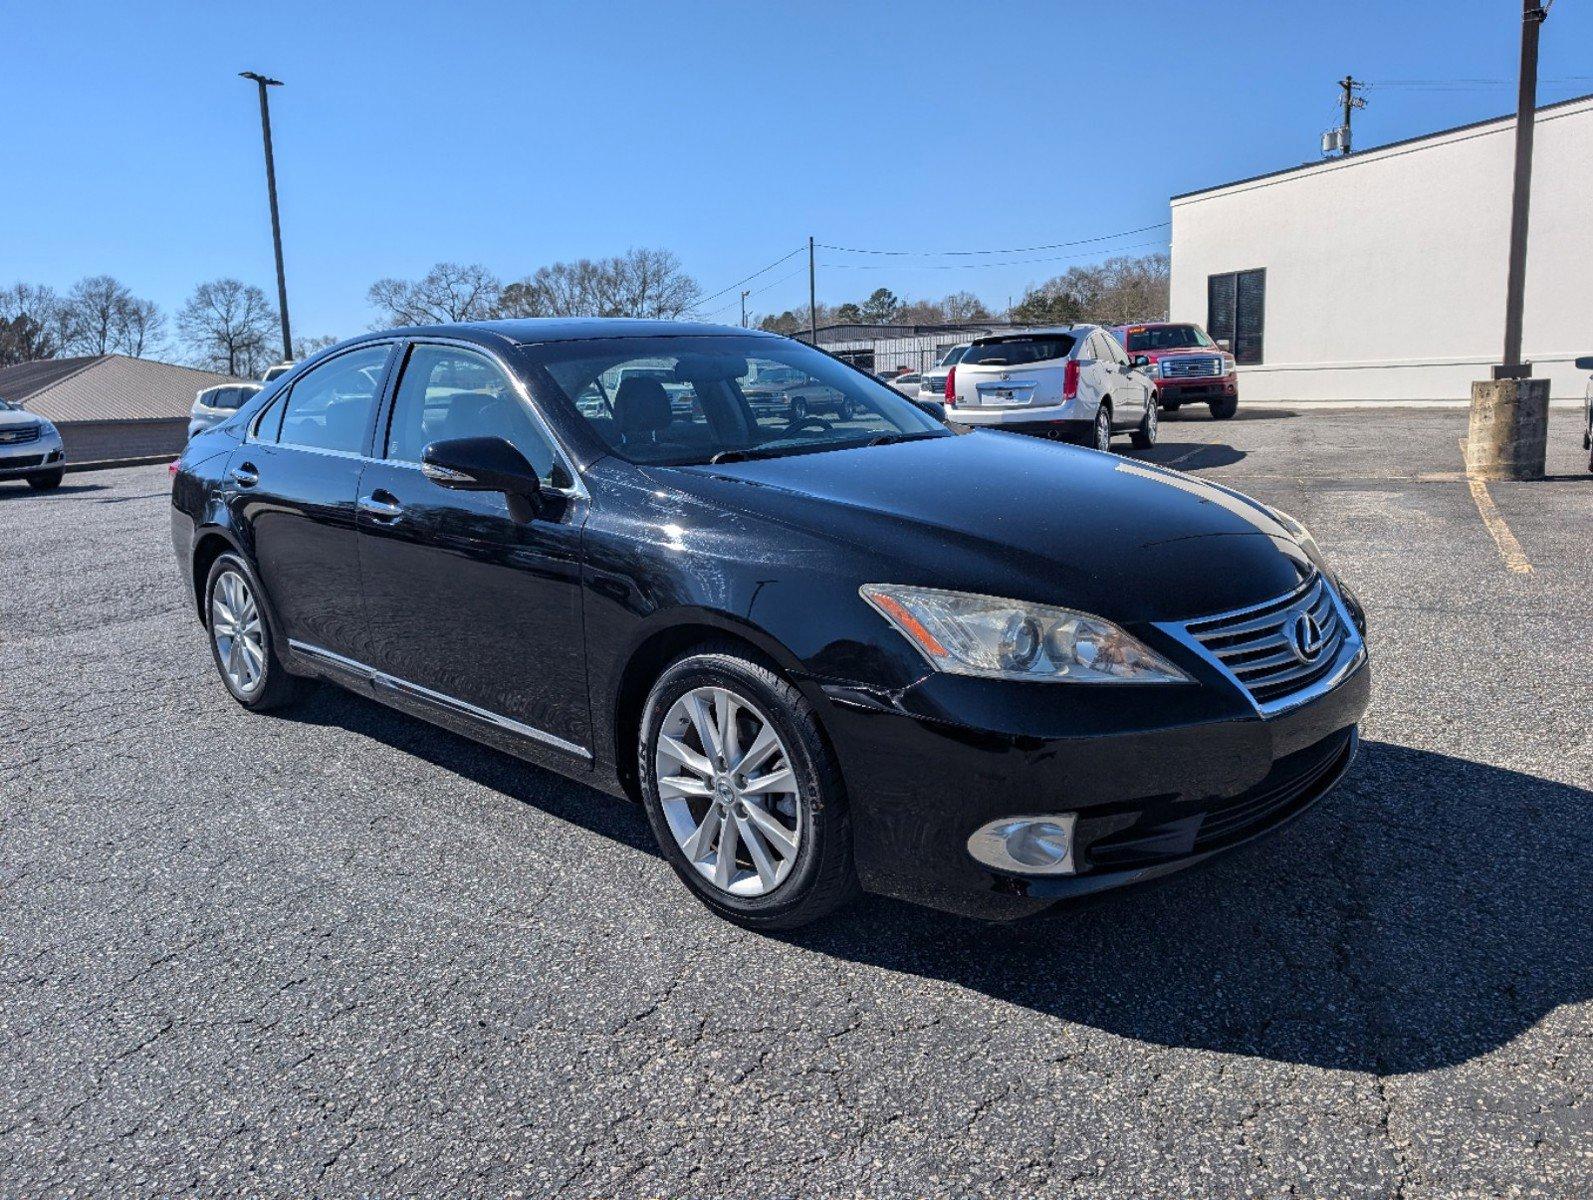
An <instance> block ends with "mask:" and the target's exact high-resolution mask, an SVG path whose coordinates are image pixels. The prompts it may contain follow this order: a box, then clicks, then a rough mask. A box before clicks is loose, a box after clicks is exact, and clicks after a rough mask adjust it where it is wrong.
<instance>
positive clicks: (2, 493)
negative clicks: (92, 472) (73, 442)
mask: <svg viewBox="0 0 1593 1200" xmlns="http://www.w3.org/2000/svg"><path fill="white" fill-rule="evenodd" d="M105 486H106V485H105V484H103V483H63V484H61V486H60V487H54V488H51V489H50V490H49V491H47V492H41V491H38V490H37V489H35V488H30V487H29V486H28V485H27V483H26V482H25V481H23V480H16V481H14V482H13V481H12V480H6V481H5V482H0V500H5V499H12V498H17V499H19V498H21V497H23V496H39V497H41V498H48V497H50V496H70V495H72V494H73V493H76V492H103V491H104V490H105Z"/></svg>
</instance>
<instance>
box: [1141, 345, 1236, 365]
mask: <svg viewBox="0 0 1593 1200" xmlns="http://www.w3.org/2000/svg"><path fill="white" fill-rule="evenodd" d="M1129 353H1130V354H1143V355H1144V356H1145V357H1146V358H1148V359H1150V360H1151V362H1159V361H1160V360H1161V359H1164V358H1182V357H1185V356H1188V355H1192V354H1193V355H1198V356H1200V357H1201V358H1213V357H1220V356H1221V355H1222V351H1221V350H1219V349H1218V348H1217V347H1215V346H1180V347H1178V348H1177V349H1175V350H1174V349H1169V350H1130V351H1129Z"/></svg>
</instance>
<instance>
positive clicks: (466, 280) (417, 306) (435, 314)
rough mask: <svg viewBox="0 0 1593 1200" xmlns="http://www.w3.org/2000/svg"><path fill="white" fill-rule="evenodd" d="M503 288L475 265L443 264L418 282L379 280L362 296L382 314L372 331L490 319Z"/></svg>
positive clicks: (487, 271) (489, 274) (493, 277)
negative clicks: (398, 326)
mask: <svg viewBox="0 0 1593 1200" xmlns="http://www.w3.org/2000/svg"><path fill="white" fill-rule="evenodd" d="M502 291H503V285H502V284H500V283H499V282H498V277H497V276H496V275H494V274H493V273H492V272H491V271H489V270H487V268H486V267H483V266H481V265H480V264H478V263H471V264H469V265H466V266H461V265H460V264H459V263H448V262H442V263H438V264H437V265H436V266H434V267H433V268H432V269H431V270H430V271H427V272H426V274H425V276H424V277H423V278H421V279H416V280H408V279H378V280H377V281H376V282H375V283H373V284H371V286H370V289H369V290H368V291H367V292H366V293H365V295H366V298H367V299H369V300H370V302H371V305H372V307H374V308H375V309H377V310H378V311H379V312H380V313H381V314H382V319H381V320H380V321H379V322H378V323H377V325H376V326H375V328H378V329H381V328H385V327H387V326H389V325H451V324H453V323H455V322H457V321H479V320H482V319H483V318H485V317H490V316H491V315H492V314H493V312H494V311H495V310H496V308H497V306H498V297H499V295H500V294H501V293H502Z"/></svg>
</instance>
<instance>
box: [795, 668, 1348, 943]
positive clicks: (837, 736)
mask: <svg viewBox="0 0 1593 1200" xmlns="http://www.w3.org/2000/svg"><path fill="white" fill-rule="evenodd" d="M1369 690H1370V670H1369V668H1368V666H1367V662H1366V657H1365V652H1364V649H1360V648H1358V649H1357V650H1356V651H1355V656H1354V658H1353V659H1352V660H1351V661H1350V663H1349V664H1348V670H1347V671H1346V672H1345V673H1344V674H1343V675H1342V676H1341V677H1340V680H1339V682H1338V684H1337V686H1335V687H1333V688H1332V689H1331V690H1329V691H1327V692H1325V693H1323V694H1321V695H1318V696H1315V697H1314V698H1313V699H1311V700H1310V701H1308V702H1307V703H1304V704H1301V705H1299V706H1297V707H1294V708H1291V709H1289V710H1287V711H1286V712H1283V713H1280V714H1278V715H1277V716H1275V717H1272V718H1264V717H1262V716H1260V715H1259V714H1258V713H1257V712H1256V710H1255V709H1254V707H1252V706H1251V705H1249V704H1248V703H1247V702H1245V701H1244V700H1243V698H1242V697H1241V696H1239V695H1238V694H1237V693H1235V694H1234V695H1232V696H1229V695H1227V694H1225V692H1224V691H1223V690H1222V689H1220V688H1210V687H1191V688H1172V689H1161V688H1157V689H1154V691H1156V692H1160V693H1161V694H1160V695H1155V694H1152V689H1147V688H1140V687H1134V686H1123V687H1069V686H1067V685H1061V684H1007V685H1005V686H1004V689H1003V685H1002V684H1000V682H999V681H989V680H971V679H965V678H958V677H953V676H944V675H933V676H931V677H929V678H928V679H926V680H924V681H923V682H922V683H920V684H918V685H915V687H914V688H911V689H908V692H907V693H905V694H903V695H902V696H899V697H895V698H882V697H877V696H872V695H868V694H864V693H860V692H857V691H855V690H848V689H845V688H836V687H831V688H827V689H825V694H826V697H827V698H828V700H829V702H830V703H829V712H828V713H827V714H826V725H827V727H828V728H829V731H830V734H831V737H832V740H833V742H834V745H835V747H836V752H837V754H838V756H839V758H840V760H841V767H842V772H843V774H844V777H845V779H846V781H847V789H848V793H849V795H850V797H851V805H852V828H853V839H854V851H855V857H856V862H857V870H858V876H859V879H860V881H861V882H862V884H863V887H864V888H865V889H866V890H868V891H871V892H878V893H881V894H885V895H890V896H894V897H897V898H900V899H904V900H909V901H912V902H914V903H919V904H925V905H928V906H930V907H933V908H939V909H943V910H946V911H950V912H956V913H960V914H963V915H966V916H974V917H982V918H988V919H1009V918H1015V917H1022V916H1027V915H1029V914H1032V913H1035V912H1038V911H1040V910H1042V909H1045V908H1047V907H1049V906H1051V905H1052V904H1054V903H1055V902H1056V901H1058V900H1060V899H1064V898H1067V897H1071V896H1079V895H1084V894H1087V893H1090V892H1097V891H1102V890H1104V889H1107V888H1113V887H1121V886H1123V885H1126V884H1131V883H1136V882H1139V881H1141V880H1145V879H1151V878H1154V877H1156V876H1158V875H1164V874H1168V873H1170V872H1172V871H1176V870H1180V869H1183V868H1185V867H1189V866H1192V865H1194V864H1195V863H1197V862H1200V861H1202V860H1203V859H1205V858H1208V857H1210V856H1211V855H1213V854H1216V853H1219V852H1220V851H1222V850H1226V849H1230V848H1232V847H1233V846H1236V845H1239V844H1241V843H1242V842H1245V841H1248V840H1250V839H1251V838H1254V837H1258V836H1260V835H1262V834H1265V833H1267V832H1270V831H1271V830H1273V829H1275V828H1277V827H1278V826H1280V825H1281V824H1283V823H1284V822H1286V821H1287V820H1289V819H1290V818H1292V817H1294V816H1296V815H1298V814H1299V813H1301V812H1303V811H1305V809H1306V808H1308V807H1310V805H1311V804H1312V803H1314V802H1315V801H1316V800H1318V799H1320V798H1321V797H1322V796H1323V795H1325V794H1326V793H1327V792H1328V791H1329V790H1331V788H1332V787H1333V785H1334V784H1335V783H1336V782H1337V781H1338V779H1339V778H1340V777H1341V776H1342V775H1343V773H1344V772H1345V770H1347V769H1348V767H1349V763H1350V760H1351V759H1352V758H1353V757H1354V754H1355V748H1356V744H1357V741H1356V739H1357V733H1356V730H1357V725H1358V722H1359V721H1360V719H1361V716H1362V714H1363V713H1364V712H1365V710H1366V705H1367V699H1368V695H1369ZM1003 692H1004V694H1003ZM937 710H938V712H937ZM954 712H961V713H965V714H966V713H973V712H981V713H983V714H985V723H987V724H989V725H991V726H994V727H996V728H999V729H1003V730H1006V732H991V731H989V730H988V729H977V728H972V727H970V726H969V725H968V724H967V723H966V722H965V721H956V720H949V719H947V718H949V717H951V715H952V714H953V713H954ZM1060 812H1075V813H1077V814H1078V823H1077V826H1076V828H1075V834H1074V836H1075V857H1076V859H1077V861H1078V863H1079V873H1078V874H1076V875H1068V876H1019V875H1009V874H1006V873H1004V872H1000V871H997V870H994V869H992V868H989V867H986V866H984V865H982V864H980V863H978V862H976V861H975V860H974V859H973V858H972V857H971V856H970V855H969V854H968V852H967V840H968V837H969V835H970V834H971V833H972V832H973V831H974V830H976V829H978V828H979V827H980V826H981V825H984V824H985V823H986V822H989V821H993V820H996V819H997V818H1000V817H1007V816H1014V815H1024V814H1038V813H1060Z"/></svg>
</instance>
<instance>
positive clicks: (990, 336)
mask: <svg viewBox="0 0 1593 1200" xmlns="http://www.w3.org/2000/svg"><path fill="white" fill-rule="evenodd" d="M1095 328H1098V327H1097V326H1095V325H1091V324H1088V323H1087V322H1083V321H1081V322H1079V323H1078V324H1077V325H1036V326H1033V327H1032V328H1028V327H1026V328H1023V329H1006V330H1003V331H1002V332H1000V333H986V334H982V335H981V336H979V337H976V338H974V340H973V341H972V342H970V343H968V344H969V345H971V346H976V345H978V344H979V343H980V342H999V341H1003V340H1005V339H1007V338H1015V337H1053V336H1055V335H1056V334H1059V333H1067V334H1077V333H1079V332H1080V331H1081V330H1086V329H1095Z"/></svg>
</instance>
